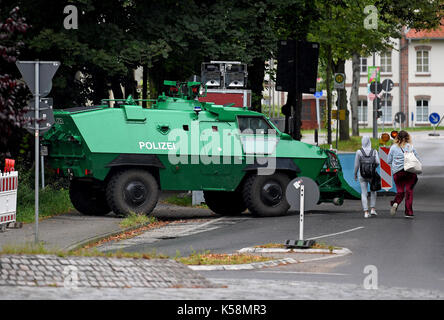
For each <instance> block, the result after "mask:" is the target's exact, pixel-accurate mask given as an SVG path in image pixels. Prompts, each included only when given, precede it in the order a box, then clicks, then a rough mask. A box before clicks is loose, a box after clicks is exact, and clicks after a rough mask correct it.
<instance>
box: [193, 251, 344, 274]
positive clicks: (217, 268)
mask: <svg viewBox="0 0 444 320" xmlns="http://www.w3.org/2000/svg"><path fill="white" fill-rule="evenodd" d="M238 252H239V253H312V254H313V253H315V254H316V253H324V254H331V256H327V257H321V258H315V259H306V260H296V259H293V258H284V259H276V260H270V261H265V262H253V263H246V264H237V265H205V266H196V265H188V267H189V268H190V269H192V270H195V271H225V270H228V271H229V270H254V269H261V268H266V267H275V266H278V265H285V264H292V263H304V262H311V261H319V260H327V259H332V258H337V257H343V256H346V255H348V254H351V253H352V251H351V250H350V249H347V248H341V249H334V250H333V252H332V253H331V252H330V250H328V249H280V248H269V249H267V248H252V247H250V248H243V249H240V250H238Z"/></svg>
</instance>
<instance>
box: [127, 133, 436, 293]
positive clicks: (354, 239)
mask: <svg viewBox="0 0 444 320" xmlns="http://www.w3.org/2000/svg"><path fill="white" fill-rule="evenodd" d="M413 144H414V146H415V148H416V149H417V151H418V152H419V155H420V157H421V160H422V162H423V166H424V172H423V174H422V175H421V176H420V177H419V182H418V184H417V186H416V189H415V195H414V211H415V215H416V217H415V219H414V220H408V219H405V218H404V213H403V211H404V205H403V204H401V206H400V208H399V209H398V213H397V215H396V216H395V217H391V216H390V215H389V201H390V200H391V197H378V201H377V206H376V209H377V212H378V216H377V217H375V218H371V219H364V217H363V212H362V209H361V206H360V201H351V200H349V201H346V202H345V203H344V205H343V206H342V207H335V206H333V205H330V204H324V205H321V206H319V208H318V209H319V210H317V211H313V212H311V213H308V214H307V215H306V217H305V225H304V229H305V234H304V235H305V238H318V237H321V238H319V239H317V241H318V242H324V243H327V244H329V245H330V244H331V245H336V246H341V247H346V248H348V249H350V250H351V251H352V252H353V254H352V255H349V256H346V257H343V258H337V259H336V258H335V259H331V260H328V261H322V262H316V263H305V264H296V265H286V266H282V267H275V268H272V269H267V270H260V271H205V272H204V271H202V272H201V273H202V274H203V275H205V276H206V277H208V278H210V279H219V280H220V279H227V280H228V279H251V280H254V281H257V280H264V281H265V280H267V281H268V280H279V281H309V282H311V281H313V282H325V283H338V284H339V283H349V284H355V285H362V284H363V282H364V281H365V279H366V277H367V276H368V275H369V274H368V273H364V269H365V268H366V267H367V266H375V267H376V269H375V270H376V271H377V279H378V284H379V285H383V286H387V287H406V288H423V289H436V290H441V291H444V268H443V267H442V266H443V265H444V235H443V230H444V209H443V206H442V204H443V199H444V188H443V187H442V181H443V178H444V174H443V171H442V169H443V168H444V157H443V155H444V137H429V136H428V135H427V133H419V134H415V135H414V137H413ZM243 216H244V217H245V218H246V219H241V220H240V221H239V223H237V224H235V225H231V226H227V227H222V228H219V229H216V230H212V231H209V232H204V233H198V234H194V235H190V236H187V237H184V238H177V239H169V240H163V241H160V242H156V243H149V244H144V243H136V244H133V245H131V246H129V247H126V248H125V249H124V250H125V251H131V252H144V251H148V252H149V251H152V250H153V249H156V251H157V252H160V253H165V254H167V255H173V256H174V255H175V254H176V253H177V252H178V251H179V252H180V253H181V254H182V255H187V254H189V253H191V252H192V251H205V250H211V251H212V252H227V253H232V252H235V251H236V250H239V249H241V248H244V247H249V246H253V245H258V244H265V243H284V242H285V240H288V239H297V237H298V232H299V222H298V221H299V216H298V215H297V214H292V215H289V216H285V217H279V218H262V219H255V218H251V217H250V216H249V215H247V214H245V215H243ZM337 233H339V234H337ZM332 234H333V235H332ZM367 268H368V267H367Z"/></svg>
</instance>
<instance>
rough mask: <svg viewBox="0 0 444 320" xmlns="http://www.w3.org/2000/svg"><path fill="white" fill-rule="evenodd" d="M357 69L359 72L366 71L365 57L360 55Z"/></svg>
mask: <svg viewBox="0 0 444 320" xmlns="http://www.w3.org/2000/svg"><path fill="white" fill-rule="evenodd" d="M359 71H360V72H361V73H367V58H362V57H361V59H360V63H359Z"/></svg>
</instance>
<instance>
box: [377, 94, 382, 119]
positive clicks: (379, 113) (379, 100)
mask: <svg viewBox="0 0 444 320" xmlns="http://www.w3.org/2000/svg"><path fill="white" fill-rule="evenodd" d="M381 117H382V104H381V99H380V98H376V119H379V118H381Z"/></svg>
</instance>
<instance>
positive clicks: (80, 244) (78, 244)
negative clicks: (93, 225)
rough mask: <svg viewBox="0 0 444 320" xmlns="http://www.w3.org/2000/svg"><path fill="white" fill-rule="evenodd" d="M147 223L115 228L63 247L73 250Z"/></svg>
mask: <svg viewBox="0 0 444 320" xmlns="http://www.w3.org/2000/svg"><path fill="white" fill-rule="evenodd" d="M149 224H150V223H144V224H140V225H137V226H133V227H129V228H125V229H121V230H116V231H111V232H108V233H104V234H101V235H98V236H94V237H91V238H87V239H84V240H81V241H79V242H76V243H74V244H71V245H69V246H67V247H65V250H67V251H74V250H77V249H80V248H82V247H84V246H86V245H89V244H92V243H95V242H99V241H101V240H103V239H106V238H109V237H114V236H117V235H119V234H121V233H125V232H129V231H133V230H136V229H139V228H143V227H146V226H148V225H149Z"/></svg>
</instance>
